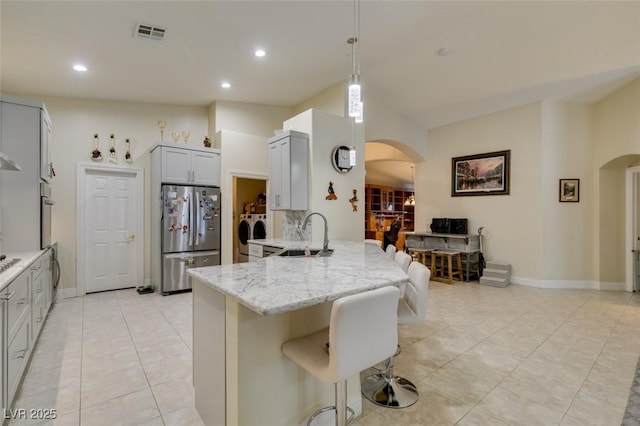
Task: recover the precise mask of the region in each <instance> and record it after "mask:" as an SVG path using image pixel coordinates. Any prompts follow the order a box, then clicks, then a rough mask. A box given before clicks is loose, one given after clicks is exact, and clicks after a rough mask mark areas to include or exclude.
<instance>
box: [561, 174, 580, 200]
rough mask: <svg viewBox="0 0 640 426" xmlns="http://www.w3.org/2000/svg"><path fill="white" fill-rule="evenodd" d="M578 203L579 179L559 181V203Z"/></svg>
mask: <svg viewBox="0 0 640 426" xmlns="http://www.w3.org/2000/svg"><path fill="white" fill-rule="evenodd" d="M579 201H580V179H560V202H561V203H577V202H579Z"/></svg>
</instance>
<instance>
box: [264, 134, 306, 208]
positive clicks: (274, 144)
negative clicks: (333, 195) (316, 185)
mask: <svg viewBox="0 0 640 426" xmlns="http://www.w3.org/2000/svg"><path fill="white" fill-rule="evenodd" d="M308 156H309V136H308V135H307V134H306V133H301V132H295V131H292V130H290V131H288V132H285V133H283V134H282V135H279V136H277V137H274V138H272V139H270V140H269V208H270V209H271V210H307V209H308V205H309V200H308V194H309V190H308V176H307V173H308V164H309V160H308Z"/></svg>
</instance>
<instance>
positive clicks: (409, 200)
mask: <svg viewBox="0 0 640 426" xmlns="http://www.w3.org/2000/svg"><path fill="white" fill-rule="evenodd" d="M411 183H412V184H413V191H411V195H409V196H408V197H407V200H406V201H405V202H404V205H405V206H415V205H416V196H415V191H416V182H415V180H414V179H413V166H411Z"/></svg>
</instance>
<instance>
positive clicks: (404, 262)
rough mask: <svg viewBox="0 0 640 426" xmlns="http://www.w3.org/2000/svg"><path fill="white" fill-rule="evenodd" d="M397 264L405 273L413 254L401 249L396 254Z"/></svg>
mask: <svg viewBox="0 0 640 426" xmlns="http://www.w3.org/2000/svg"><path fill="white" fill-rule="evenodd" d="M395 261H396V265H398V266H399V267H400V269H402V270H403V271H404V272H405V273H406V272H407V271H408V270H409V264H410V263H411V256H409V255H408V254H407V253H405V252H403V251H399V252H397V253H396V256H395Z"/></svg>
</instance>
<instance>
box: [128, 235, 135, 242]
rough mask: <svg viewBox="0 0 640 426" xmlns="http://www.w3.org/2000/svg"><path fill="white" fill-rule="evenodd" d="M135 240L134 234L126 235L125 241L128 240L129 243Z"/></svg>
mask: <svg viewBox="0 0 640 426" xmlns="http://www.w3.org/2000/svg"><path fill="white" fill-rule="evenodd" d="M135 239H136V234H130V235H127V240H129V241H133V240H135Z"/></svg>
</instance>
